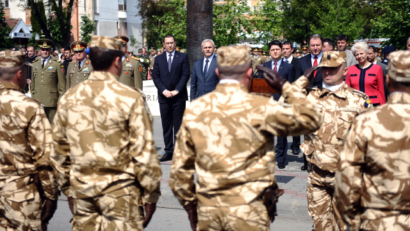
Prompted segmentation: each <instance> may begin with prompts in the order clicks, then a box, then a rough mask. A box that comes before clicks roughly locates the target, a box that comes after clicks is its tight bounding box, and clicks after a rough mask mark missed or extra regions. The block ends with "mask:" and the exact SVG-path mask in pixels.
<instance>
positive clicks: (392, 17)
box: [371, 0, 410, 49]
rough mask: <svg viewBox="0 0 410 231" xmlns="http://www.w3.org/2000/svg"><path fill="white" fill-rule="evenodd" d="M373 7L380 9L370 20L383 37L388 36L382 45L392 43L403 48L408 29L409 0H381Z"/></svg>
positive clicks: (409, 18) (409, 22)
mask: <svg viewBox="0 0 410 231" xmlns="http://www.w3.org/2000/svg"><path fill="white" fill-rule="evenodd" d="M375 7H376V8H377V9H378V10H379V11H381V12H382V13H381V14H378V15H377V17H376V19H374V20H371V21H372V22H373V23H374V25H375V28H376V29H378V30H379V31H380V34H381V36H382V37H384V38H390V40H389V41H387V42H384V44H383V45H389V44H391V45H393V46H395V47H396V48H399V49H403V48H404V47H405V46H406V44H407V39H408V37H409V31H410V1H408V0H394V1H391V0H390V1H381V2H380V3H378V4H376V5H375Z"/></svg>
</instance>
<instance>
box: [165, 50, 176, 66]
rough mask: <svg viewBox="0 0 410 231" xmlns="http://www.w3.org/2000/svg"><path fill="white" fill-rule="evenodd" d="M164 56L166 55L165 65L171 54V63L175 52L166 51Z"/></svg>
mask: <svg viewBox="0 0 410 231" xmlns="http://www.w3.org/2000/svg"><path fill="white" fill-rule="evenodd" d="M165 54H166V55H167V63H168V59H169V55H170V54H172V56H171V63H172V62H173V61H174V57H175V50H174V51H173V52H172V53H168V51H166V52H165Z"/></svg>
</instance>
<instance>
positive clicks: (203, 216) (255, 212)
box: [197, 200, 270, 231]
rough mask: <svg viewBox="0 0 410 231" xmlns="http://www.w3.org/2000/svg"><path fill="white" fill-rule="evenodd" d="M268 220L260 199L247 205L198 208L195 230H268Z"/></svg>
mask: <svg viewBox="0 0 410 231" xmlns="http://www.w3.org/2000/svg"><path fill="white" fill-rule="evenodd" d="M269 226H270V221H269V217H268V212H267V210H266V207H265V205H263V203H262V201H261V200H258V201H255V202H252V203H250V204H247V205H239V206H226V207H225V206H224V207H211V206H200V207H199V208H198V226H197V231H205V230H207V231H208V230H225V231H242V230H243V231H249V230H252V231H268V230H269Z"/></svg>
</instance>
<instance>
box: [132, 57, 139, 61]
mask: <svg viewBox="0 0 410 231" xmlns="http://www.w3.org/2000/svg"><path fill="white" fill-rule="evenodd" d="M131 58H132V59H135V60H138V61H140V58H137V57H135V56H132V57H131Z"/></svg>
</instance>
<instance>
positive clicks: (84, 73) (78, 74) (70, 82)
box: [66, 58, 93, 90]
mask: <svg viewBox="0 0 410 231" xmlns="http://www.w3.org/2000/svg"><path fill="white" fill-rule="evenodd" d="M92 71H93V66H92V65H91V61H90V60H89V59H87V58H86V60H85V61H84V64H83V66H82V67H81V68H78V62H77V61H73V62H71V63H70V64H68V68H67V84H66V90H68V89H69V88H70V87H74V86H75V85H77V84H79V83H81V82H82V81H84V80H86V79H88V76H90V73H91V72H92Z"/></svg>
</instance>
